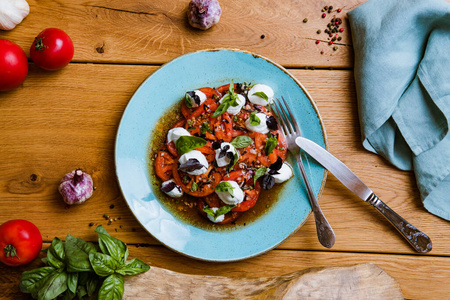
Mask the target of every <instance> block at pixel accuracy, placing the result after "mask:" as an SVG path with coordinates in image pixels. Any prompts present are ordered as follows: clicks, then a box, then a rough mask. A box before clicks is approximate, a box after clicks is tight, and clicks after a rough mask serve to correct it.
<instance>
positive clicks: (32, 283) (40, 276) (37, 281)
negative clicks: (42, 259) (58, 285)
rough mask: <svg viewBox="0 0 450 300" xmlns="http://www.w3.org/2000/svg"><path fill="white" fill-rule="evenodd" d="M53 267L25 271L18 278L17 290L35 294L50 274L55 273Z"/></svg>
mask: <svg viewBox="0 0 450 300" xmlns="http://www.w3.org/2000/svg"><path fill="white" fill-rule="evenodd" d="M55 271H56V269H55V268H54V267H42V268H39V269H34V270H31V271H25V272H23V273H22V277H21V278H20V284H19V288H20V291H21V292H22V293H31V294H37V292H38V291H39V290H40V288H41V287H42V285H44V283H45V282H46V281H47V279H48V277H49V276H50V274H52V273H53V272H55Z"/></svg>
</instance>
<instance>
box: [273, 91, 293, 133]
mask: <svg viewBox="0 0 450 300" xmlns="http://www.w3.org/2000/svg"><path fill="white" fill-rule="evenodd" d="M276 100H278V99H274V101H273V103H274V104H273V106H272V104H270V108H272V110H273V111H274V112H275V115H276V117H277V119H278V122H279V123H280V125H281V131H282V132H283V134H284V135H286V134H289V131H288V129H287V127H286V123H285V121H284V120H283V116H282V115H281V113H280V111H279V110H278V107H277V104H278V103H277V101H276Z"/></svg>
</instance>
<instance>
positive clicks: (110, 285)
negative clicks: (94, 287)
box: [98, 274, 124, 300]
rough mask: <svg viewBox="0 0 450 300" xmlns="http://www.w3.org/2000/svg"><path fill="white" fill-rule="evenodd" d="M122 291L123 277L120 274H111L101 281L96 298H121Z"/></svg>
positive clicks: (110, 299)
mask: <svg viewBox="0 0 450 300" xmlns="http://www.w3.org/2000/svg"><path fill="white" fill-rule="evenodd" d="M123 291H124V282H123V277H122V275H120V274H112V275H109V276H108V277H106V279H105V280H104V281H103V284H102V286H101V287H100V290H99V291H98V300H121V299H122V296H123Z"/></svg>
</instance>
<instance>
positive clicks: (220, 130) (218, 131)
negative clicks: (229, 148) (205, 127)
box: [213, 112, 233, 143]
mask: <svg viewBox="0 0 450 300" xmlns="http://www.w3.org/2000/svg"><path fill="white" fill-rule="evenodd" d="M213 122H214V133H215V135H216V138H217V139H218V140H223V141H224V142H228V143H229V142H231V139H232V138H233V121H232V120H231V117H230V114H229V113H227V112H224V113H223V114H222V115H220V116H218V117H216V118H215V120H214V121H213Z"/></svg>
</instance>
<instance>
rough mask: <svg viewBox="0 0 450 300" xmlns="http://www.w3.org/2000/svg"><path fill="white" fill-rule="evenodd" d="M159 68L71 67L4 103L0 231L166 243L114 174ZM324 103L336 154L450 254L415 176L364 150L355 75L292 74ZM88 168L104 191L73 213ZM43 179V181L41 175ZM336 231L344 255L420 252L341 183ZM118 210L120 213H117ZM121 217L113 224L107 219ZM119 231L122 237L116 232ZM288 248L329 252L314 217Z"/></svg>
mask: <svg viewBox="0 0 450 300" xmlns="http://www.w3.org/2000/svg"><path fill="white" fill-rule="evenodd" d="M155 69H156V67H151V66H126V65H93V64H71V65H69V66H68V67H67V68H65V69H63V70H61V71H60V72H55V73H49V72H43V71H40V70H38V69H37V68H35V67H32V68H31V71H30V74H29V77H28V79H27V80H26V81H25V84H24V86H23V87H22V88H19V89H17V90H15V91H12V92H9V93H3V94H1V95H0V116H1V118H0V145H1V147H0V157H1V158H2V159H1V160H0V199H1V201H0V223H3V222H5V221H6V220H9V219H15V218H22V217H26V218H27V219H29V220H30V221H32V222H34V223H35V224H36V225H37V226H38V227H39V228H40V230H41V232H42V235H43V238H44V240H46V241H51V240H52V239H53V237H55V236H58V237H61V238H64V237H65V236H66V235H67V234H68V233H70V234H72V235H74V236H77V237H81V238H84V239H87V240H94V239H95V234H94V231H93V228H94V227H92V228H90V227H89V225H88V224H89V223H90V222H93V223H96V224H103V225H105V226H106V227H107V229H108V230H109V231H111V232H113V233H115V234H116V235H117V237H118V238H120V239H122V240H124V241H125V242H127V243H149V244H158V242H157V241H155V240H154V239H153V238H152V237H151V236H150V235H149V234H148V233H147V232H146V231H145V229H144V228H142V227H141V226H140V225H139V223H138V222H137V221H136V219H135V217H134V216H133V215H132V214H131V212H130V210H129V209H128V207H127V204H126V202H125V200H124V199H123V197H122V195H121V193H120V189H119V187H118V184H117V181H116V176H115V170H114V141H115V134H116V131H117V127H118V124H119V121H120V117H121V115H122V113H123V111H124V109H125V106H126V105H127V103H128V101H129V99H130V97H131V96H132V94H133V92H134V91H135V90H136V88H137V87H138V86H139V84H140V83H141V82H142V81H143V80H144V79H145V78H146V77H147V76H148V75H149V74H151V73H152V72H153V71H154V70H155ZM292 73H293V74H294V75H295V76H296V77H297V78H298V79H299V80H300V81H301V82H302V83H303V84H304V85H305V87H306V88H307V90H308V91H309V92H310V93H311V95H312V97H313V98H314V100H315V101H316V103H317V106H318V108H319V111H320V113H321V115H322V118H323V122H324V124H325V128H326V130H327V134H328V142H329V148H330V151H331V152H333V153H335V154H336V156H337V157H339V158H340V159H342V161H343V162H344V163H346V164H347V165H348V166H349V167H350V168H351V169H353V170H354V171H355V172H356V174H358V175H359V176H360V177H361V179H363V180H364V181H365V182H366V183H367V184H368V185H369V186H371V187H372V188H373V190H374V191H375V192H376V193H377V194H378V195H379V197H380V198H381V199H383V200H384V201H385V202H386V203H387V204H388V205H389V206H391V207H392V208H393V209H394V210H396V211H397V212H398V213H399V214H400V215H402V216H403V217H404V218H405V219H407V220H408V221H410V222H411V223H412V224H414V225H415V226H417V227H418V228H419V229H421V230H423V231H424V232H425V233H427V234H428V235H429V236H430V238H431V239H432V240H433V251H431V253H430V254H429V255H447V256H448V255H450V238H449V237H448V235H446V234H445V232H447V231H448V229H449V228H450V227H449V226H450V225H449V223H448V222H446V221H444V220H442V219H439V218H437V217H435V216H433V215H431V214H429V213H428V212H426V210H425V209H424V208H423V206H422V203H421V201H420V199H419V193H418V190H417V188H416V186H415V182H414V177H413V175H412V174H411V173H410V172H404V171H399V170H397V169H395V168H394V167H392V166H391V165H389V164H388V163H387V162H386V161H385V160H383V159H382V158H380V157H379V156H376V155H374V154H371V153H369V152H367V151H366V150H364V149H363V148H362V146H361V143H360V138H359V125H358V118H357V108H356V103H355V92H354V87H353V84H352V82H353V80H352V76H353V75H352V72H351V71H328V70H326V71H325V70H322V71H320V70H315V71H313V70H292ZM77 167H81V168H82V169H84V170H86V171H87V172H88V173H90V174H92V176H93V179H94V185H95V186H96V188H97V189H96V191H95V193H94V196H93V197H92V198H91V199H90V200H88V202H86V203H85V204H83V205H80V206H72V207H70V208H69V209H66V206H65V204H64V202H63V201H62V199H61V196H60V195H59V194H58V191H57V187H58V184H59V180H60V179H61V178H62V176H63V175H64V174H65V173H67V172H69V171H71V170H73V169H75V168H77ZM33 174H34V175H35V176H34V175H33ZM320 204H321V206H322V209H323V211H324V213H325V215H326V216H327V218H328V220H329V221H330V223H331V225H332V227H333V229H334V230H335V232H336V236H337V239H336V244H335V246H334V248H333V250H336V251H357V252H383V253H410V254H415V252H414V250H413V249H412V248H410V246H409V245H408V244H407V243H406V241H404V240H403V238H402V237H401V236H400V235H399V234H398V233H397V232H396V231H395V230H394V228H393V227H391V225H390V224H389V223H388V222H387V221H385V220H384V218H383V217H382V216H381V215H380V214H378V212H377V211H375V210H374V209H373V208H371V207H370V206H369V205H368V204H366V203H364V202H363V201H361V200H360V199H359V198H357V197H356V196H355V195H353V194H352V193H351V192H349V191H347V190H346V189H345V188H344V187H343V186H342V185H341V184H340V183H339V182H337V180H336V179H335V178H334V177H333V176H332V175H329V176H328V180H327V183H326V186H325V189H324V192H323V195H322V197H321V198H320ZM110 205H114V209H110ZM105 213H106V214H108V215H109V216H110V217H111V218H113V219H114V218H120V220H117V221H115V222H113V223H112V224H111V225H109V226H108V225H106V224H107V221H106V220H105V219H104V218H103V215H104V214H105ZM115 230H117V233H116V232H115ZM280 248H281V249H319V250H323V247H322V246H321V245H320V244H319V242H318V240H317V237H316V231H315V225H314V220H313V219H312V218H311V219H310V220H308V221H307V222H306V224H305V225H304V226H303V227H302V228H301V229H300V230H299V231H298V232H297V233H296V234H294V235H293V236H292V237H291V238H289V239H288V240H287V241H286V242H285V243H283V244H282V245H281V246H280Z"/></svg>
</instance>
